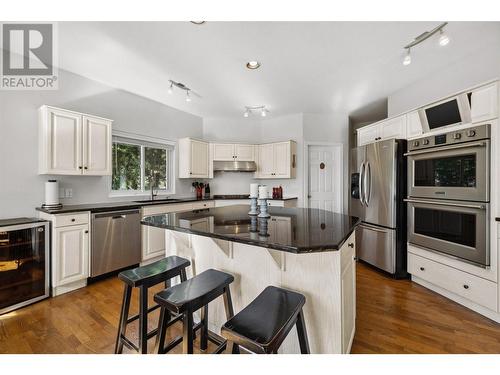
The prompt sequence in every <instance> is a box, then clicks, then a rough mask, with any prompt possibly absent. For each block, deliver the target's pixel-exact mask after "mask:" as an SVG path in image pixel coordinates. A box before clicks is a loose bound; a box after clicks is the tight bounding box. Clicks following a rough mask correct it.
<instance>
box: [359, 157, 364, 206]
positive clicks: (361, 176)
mask: <svg viewBox="0 0 500 375" xmlns="http://www.w3.org/2000/svg"><path fill="white" fill-rule="evenodd" d="M364 175H365V163H364V162H363V163H361V165H360V166H359V201H360V202H361V205H364V204H365V198H364V194H365V193H364V186H363V185H364Z"/></svg>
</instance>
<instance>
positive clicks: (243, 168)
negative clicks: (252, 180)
mask: <svg viewBox="0 0 500 375" xmlns="http://www.w3.org/2000/svg"><path fill="white" fill-rule="evenodd" d="M256 170H257V164H255V162H254V161H214V172H255V171H256Z"/></svg>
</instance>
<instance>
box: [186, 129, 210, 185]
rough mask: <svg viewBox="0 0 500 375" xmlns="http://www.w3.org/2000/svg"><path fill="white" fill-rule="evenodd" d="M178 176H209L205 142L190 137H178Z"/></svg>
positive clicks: (207, 153)
mask: <svg viewBox="0 0 500 375" xmlns="http://www.w3.org/2000/svg"><path fill="white" fill-rule="evenodd" d="M179 178H209V147H208V143H207V142H203V141H199V140H196V139H192V138H182V139H179Z"/></svg>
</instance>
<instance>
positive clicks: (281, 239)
mask: <svg viewBox="0 0 500 375" xmlns="http://www.w3.org/2000/svg"><path fill="white" fill-rule="evenodd" d="M268 225H269V227H268V231H269V235H270V236H271V237H270V240H271V242H278V243H281V244H286V245H291V243H292V219H291V218H290V217H284V216H271V219H270V220H269V224H268Z"/></svg>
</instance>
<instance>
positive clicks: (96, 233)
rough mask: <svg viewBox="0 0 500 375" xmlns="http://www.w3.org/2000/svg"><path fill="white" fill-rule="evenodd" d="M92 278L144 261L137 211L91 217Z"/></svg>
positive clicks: (139, 218) (113, 212) (139, 220)
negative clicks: (142, 258)
mask: <svg viewBox="0 0 500 375" xmlns="http://www.w3.org/2000/svg"><path fill="white" fill-rule="evenodd" d="M91 254H92V255H91V258H92V261H91V265H90V276H91V277H96V276H100V275H103V274H105V273H108V272H111V271H116V270H118V269H120V268H124V267H128V266H132V265H134V264H138V263H139V262H140V261H141V215H140V214H139V210H138V209H134V210H123V211H109V212H102V213H94V214H92V249H91Z"/></svg>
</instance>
